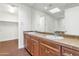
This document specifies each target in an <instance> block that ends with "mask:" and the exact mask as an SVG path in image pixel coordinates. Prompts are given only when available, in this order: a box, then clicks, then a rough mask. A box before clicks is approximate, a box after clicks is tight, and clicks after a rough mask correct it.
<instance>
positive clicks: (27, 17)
mask: <svg viewBox="0 0 79 59" xmlns="http://www.w3.org/2000/svg"><path fill="white" fill-rule="evenodd" d="M30 30H31V8H30V7H27V6H25V5H20V6H19V43H18V44H19V48H23V47H24V37H23V31H30Z"/></svg>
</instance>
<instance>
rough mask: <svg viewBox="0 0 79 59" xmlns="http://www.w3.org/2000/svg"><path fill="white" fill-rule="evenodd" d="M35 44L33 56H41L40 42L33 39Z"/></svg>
mask: <svg viewBox="0 0 79 59" xmlns="http://www.w3.org/2000/svg"><path fill="white" fill-rule="evenodd" d="M32 42H33V46H32V47H33V56H39V41H37V40H35V39H32Z"/></svg>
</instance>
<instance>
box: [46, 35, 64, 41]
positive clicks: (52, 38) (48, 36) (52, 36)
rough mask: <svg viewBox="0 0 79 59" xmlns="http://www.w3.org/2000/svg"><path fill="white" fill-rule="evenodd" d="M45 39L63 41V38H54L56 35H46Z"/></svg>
mask: <svg viewBox="0 0 79 59" xmlns="http://www.w3.org/2000/svg"><path fill="white" fill-rule="evenodd" d="M45 37H46V38H48V39H51V40H54V39H56V40H59V39H64V37H63V36H56V35H47V36H45Z"/></svg>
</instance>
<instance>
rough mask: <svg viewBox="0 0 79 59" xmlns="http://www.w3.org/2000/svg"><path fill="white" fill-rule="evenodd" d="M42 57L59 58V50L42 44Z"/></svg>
mask: <svg viewBox="0 0 79 59" xmlns="http://www.w3.org/2000/svg"><path fill="white" fill-rule="evenodd" d="M40 55H43V56H58V55H60V54H59V50H58V49H55V48H53V47H51V46H49V45H47V44H44V43H40Z"/></svg>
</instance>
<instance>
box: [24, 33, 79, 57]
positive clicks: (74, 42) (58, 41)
mask: <svg viewBox="0 0 79 59" xmlns="http://www.w3.org/2000/svg"><path fill="white" fill-rule="evenodd" d="M24 42H25V43H24V44H25V49H26V50H27V51H28V52H29V53H30V54H31V55H32V56H79V39H75V38H69V37H63V36H57V37H54V36H53V35H48V34H42V33H37V32H24Z"/></svg>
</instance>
